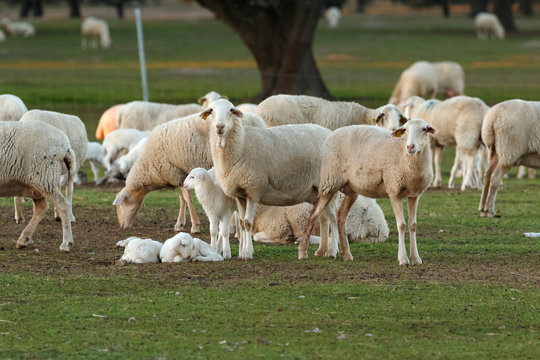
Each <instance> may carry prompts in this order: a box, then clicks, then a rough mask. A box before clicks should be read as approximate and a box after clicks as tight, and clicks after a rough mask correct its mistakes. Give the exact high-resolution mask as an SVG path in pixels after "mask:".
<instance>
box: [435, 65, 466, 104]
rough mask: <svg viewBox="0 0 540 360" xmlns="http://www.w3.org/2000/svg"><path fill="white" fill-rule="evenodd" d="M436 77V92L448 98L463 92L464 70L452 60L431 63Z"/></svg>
mask: <svg viewBox="0 0 540 360" xmlns="http://www.w3.org/2000/svg"><path fill="white" fill-rule="evenodd" d="M431 65H432V66H433V70H434V71H435V77H436V78H437V94H438V95H442V96H444V97H447V98H450V97H453V96H458V95H463V94H464V92H465V71H463V67H461V65H460V64H458V63H456V62H453V61H439V62H433V63H431Z"/></svg>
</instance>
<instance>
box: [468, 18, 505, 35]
mask: <svg viewBox="0 0 540 360" xmlns="http://www.w3.org/2000/svg"><path fill="white" fill-rule="evenodd" d="M474 26H475V28H476V36H478V39H480V40H488V39H489V38H490V37H497V38H498V39H501V40H503V39H504V35H505V32H504V27H503V26H502V25H501V22H500V21H499V18H498V17H497V15H495V14H491V13H486V12H481V13H478V14H477V15H476V17H475V18H474Z"/></svg>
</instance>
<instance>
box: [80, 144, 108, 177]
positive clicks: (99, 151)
mask: <svg viewBox="0 0 540 360" xmlns="http://www.w3.org/2000/svg"><path fill="white" fill-rule="evenodd" d="M84 161H85V162H86V161H88V162H89V163H90V167H91V168H92V173H93V174H94V182H96V183H97V182H98V181H99V168H106V165H105V150H104V148H103V145H101V144H100V143H98V142H95V141H89V142H88V145H87V146H86V157H85V158H84Z"/></svg>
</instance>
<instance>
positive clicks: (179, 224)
mask: <svg viewBox="0 0 540 360" xmlns="http://www.w3.org/2000/svg"><path fill="white" fill-rule="evenodd" d="M178 199H179V200H180V209H179V211H178V219H176V224H174V231H176V232H179V231H185V227H186V201H185V200H184V194H183V193H182V189H180V194H179V195H178Z"/></svg>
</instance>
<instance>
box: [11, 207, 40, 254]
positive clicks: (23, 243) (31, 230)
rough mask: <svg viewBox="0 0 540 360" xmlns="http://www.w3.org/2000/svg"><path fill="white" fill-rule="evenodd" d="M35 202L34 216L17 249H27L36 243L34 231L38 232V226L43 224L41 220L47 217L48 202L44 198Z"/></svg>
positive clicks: (20, 238) (18, 241) (20, 237)
mask: <svg viewBox="0 0 540 360" xmlns="http://www.w3.org/2000/svg"><path fill="white" fill-rule="evenodd" d="M33 202H34V211H33V214H32V218H31V219H30V221H29V222H28V225H26V227H25V228H24V230H23V232H22V233H21V235H20V236H19V240H17V245H16V246H17V249H20V248H23V247H26V246H28V245H30V244H32V243H33V242H34V241H33V240H32V235H33V234H34V231H36V228H37V226H38V224H39V223H40V222H41V220H42V219H43V217H44V216H45V212H46V211H47V200H45V199H44V198H41V199H33Z"/></svg>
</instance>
